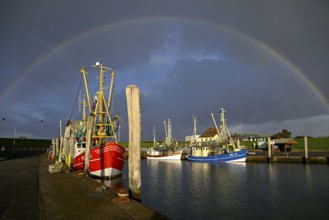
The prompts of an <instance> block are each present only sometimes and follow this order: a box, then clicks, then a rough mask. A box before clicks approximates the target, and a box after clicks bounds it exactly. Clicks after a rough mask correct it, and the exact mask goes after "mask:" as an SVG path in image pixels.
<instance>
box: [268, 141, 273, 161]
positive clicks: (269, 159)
mask: <svg viewBox="0 0 329 220" xmlns="http://www.w3.org/2000/svg"><path fill="white" fill-rule="evenodd" d="M267 147H268V162H270V161H271V157H272V147H271V138H270V137H268V138H267Z"/></svg>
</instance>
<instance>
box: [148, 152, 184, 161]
mask: <svg viewBox="0 0 329 220" xmlns="http://www.w3.org/2000/svg"><path fill="white" fill-rule="evenodd" d="M182 152H183V151H177V152H174V153H173V154H167V155H155V154H147V155H146V158H147V159H151V160H181V159H182Z"/></svg>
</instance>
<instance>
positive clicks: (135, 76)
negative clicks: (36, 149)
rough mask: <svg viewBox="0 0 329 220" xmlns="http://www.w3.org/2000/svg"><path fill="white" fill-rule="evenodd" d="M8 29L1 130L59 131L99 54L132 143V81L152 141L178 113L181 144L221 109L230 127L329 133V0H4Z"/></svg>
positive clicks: (3, 43)
mask: <svg viewBox="0 0 329 220" xmlns="http://www.w3.org/2000/svg"><path fill="white" fill-rule="evenodd" d="M0 28H1V35H0V117H1V119H2V120H1V122H0V123H1V124H0V137H13V136H14V134H15V125H17V126H16V136H17V137H27V138H47V139H51V138H56V137H58V135H59V121H60V120H62V121H63V124H65V122H66V121H67V120H68V119H73V120H77V119H79V118H80V117H81V109H80V110H79V108H78V106H79V105H78V103H76V97H77V93H78V90H79V85H80V83H81V73H80V68H81V67H82V66H84V67H85V68H86V69H87V71H88V72H89V73H90V74H89V75H88V77H92V76H93V75H94V76H95V73H96V72H95V70H94V69H93V68H92V67H91V65H92V64H94V63H95V62H96V61H99V62H101V63H102V64H103V65H104V66H107V67H111V68H113V69H114V70H115V71H116V79H115V80H116V81H115V101H114V104H115V106H114V110H115V111H116V112H119V114H120V115H121V117H122V124H121V130H120V131H121V132H120V140H122V141H125V140H127V130H128V128H127V105H126V97H125V89H126V87H127V86H128V85H131V84H135V85H137V86H138V87H139V88H140V91H141V104H142V126H143V130H142V137H143V139H144V140H152V139H153V138H152V128H153V126H155V127H156V134H157V139H158V140H163V139H164V136H165V135H164V126H163V121H164V120H167V119H168V118H169V119H171V121H172V126H173V135H174V137H175V139H176V140H183V139H184V137H185V136H188V135H191V134H192V132H193V123H192V115H197V117H198V124H197V126H198V132H197V133H198V134H201V133H203V132H204V131H205V130H206V128H208V127H214V124H213V121H212V118H211V115H210V113H211V112H213V113H214V114H215V116H216V118H217V119H218V120H219V116H218V112H219V109H220V108H224V109H225V110H226V119H227V121H226V122H227V124H228V127H229V129H230V131H231V132H239V133H262V134H274V133H277V132H279V131H281V130H282V129H288V130H289V131H291V132H292V135H293V136H297V135H304V134H308V135H311V136H329V104H328V100H329V86H328V83H329V72H328V70H329V60H328V58H329V40H328V39H329V2H328V1H326V0H312V1H309V0H275V1H274V0H273V1H266V0H265V1H264V0H227V1H221V0H199V1H195V0H166V1H163V0H162V1H161V0H139V1H134V0H131V1H128V0H120V1H117V0H93V1H88V0H72V1H68V0H56V1H54V0H29V1H22V0H20V1H19V0H10V1H5V0H1V1H0ZM95 86H96V85H95ZM93 88H96V87H93Z"/></svg>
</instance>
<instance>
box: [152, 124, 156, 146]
mask: <svg viewBox="0 0 329 220" xmlns="http://www.w3.org/2000/svg"><path fill="white" fill-rule="evenodd" d="M155 130H156V128H155V126H153V129H152V134H153V147H155V146H156V138H155Z"/></svg>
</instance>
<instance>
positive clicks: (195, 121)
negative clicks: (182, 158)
mask: <svg viewBox="0 0 329 220" xmlns="http://www.w3.org/2000/svg"><path fill="white" fill-rule="evenodd" d="M192 117H193V134H192V137H191V141H190V144H194V143H195V142H196V130H197V128H196V123H197V122H198V120H197V117H196V115H192Z"/></svg>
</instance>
